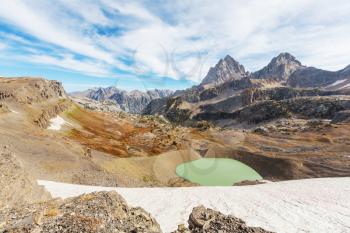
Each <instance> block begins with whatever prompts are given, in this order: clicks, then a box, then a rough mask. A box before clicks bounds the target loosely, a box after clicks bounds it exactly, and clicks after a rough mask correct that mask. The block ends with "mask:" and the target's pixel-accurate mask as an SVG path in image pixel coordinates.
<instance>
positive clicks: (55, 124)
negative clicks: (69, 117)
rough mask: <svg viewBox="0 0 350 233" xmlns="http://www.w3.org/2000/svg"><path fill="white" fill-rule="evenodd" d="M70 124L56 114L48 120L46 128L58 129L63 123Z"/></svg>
mask: <svg viewBox="0 0 350 233" xmlns="http://www.w3.org/2000/svg"><path fill="white" fill-rule="evenodd" d="M66 124H67V125H71V124H70V123H69V122H67V121H65V120H64V119H63V118H62V117H60V116H57V117H55V118H52V119H51V120H50V126H49V127H48V128H47V129H50V130H60V129H61V128H62V126H63V125H66Z"/></svg>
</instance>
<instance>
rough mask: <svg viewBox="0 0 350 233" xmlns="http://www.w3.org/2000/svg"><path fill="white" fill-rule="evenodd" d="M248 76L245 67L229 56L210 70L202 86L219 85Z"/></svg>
mask: <svg viewBox="0 0 350 233" xmlns="http://www.w3.org/2000/svg"><path fill="white" fill-rule="evenodd" d="M245 76H247V72H246V71H245V68H244V66H243V65H241V64H240V63H239V62H237V61H236V60H235V59H233V58H232V57H231V56H230V55H227V56H226V57H225V58H224V59H220V61H219V62H218V63H217V64H216V65H215V67H211V68H210V69H209V72H208V74H207V75H206V76H205V78H204V79H203V81H202V83H201V85H206V84H212V85H218V84H221V83H224V82H226V81H229V80H237V79H241V78H243V77H245Z"/></svg>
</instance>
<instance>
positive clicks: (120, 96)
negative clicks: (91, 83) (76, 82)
mask: <svg viewBox="0 0 350 233" xmlns="http://www.w3.org/2000/svg"><path fill="white" fill-rule="evenodd" d="M171 94H173V91H171V90H158V89H155V90H149V91H146V92H142V91H138V90H134V91H125V90H121V89H118V88H116V87H113V86H111V87H106V88H102V87H100V88H94V89H89V90H86V91H83V92H74V93H70V95H71V96H75V97H85V98H89V99H92V100H96V101H105V100H109V101H113V102H114V103H115V104H116V105H117V107H119V108H120V109H121V110H123V111H126V112H130V113H140V112H142V110H143V109H144V108H145V107H146V106H147V105H148V104H149V103H150V102H151V101H152V100H154V99H159V98H164V97H168V96H170V95H171Z"/></svg>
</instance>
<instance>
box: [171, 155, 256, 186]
mask: <svg viewBox="0 0 350 233" xmlns="http://www.w3.org/2000/svg"><path fill="white" fill-rule="evenodd" d="M176 174H177V175H178V176H180V177H182V178H184V179H186V180H188V181H190V182H192V183H197V184H200V185H203V186H231V185H233V184H234V183H238V182H241V181H245V180H250V181H255V180H261V179H262V177H261V176H260V175H259V174H258V173H257V172H256V171H255V170H254V169H252V168H251V167H249V166H247V165H245V164H244V163H241V162H239V161H237V160H234V159H227V158H202V159H198V160H194V161H191V162H186V163H182V164H180V165H178V166H177V167H176Z"/></svg>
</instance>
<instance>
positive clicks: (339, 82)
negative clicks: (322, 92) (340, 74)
mask: <svg viewBox="0 0 350 233" xmlns="http://www.w3.org/2000/svg"><path fill="white" fill-rule="evenodd" d="M346 80H347V79H343V80H338V81H335V82H334V83H332V84H330V85H329V86H327V87H334V86H336V85H338V84H341V83H343V82H345V81H346Z"/></svg>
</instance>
